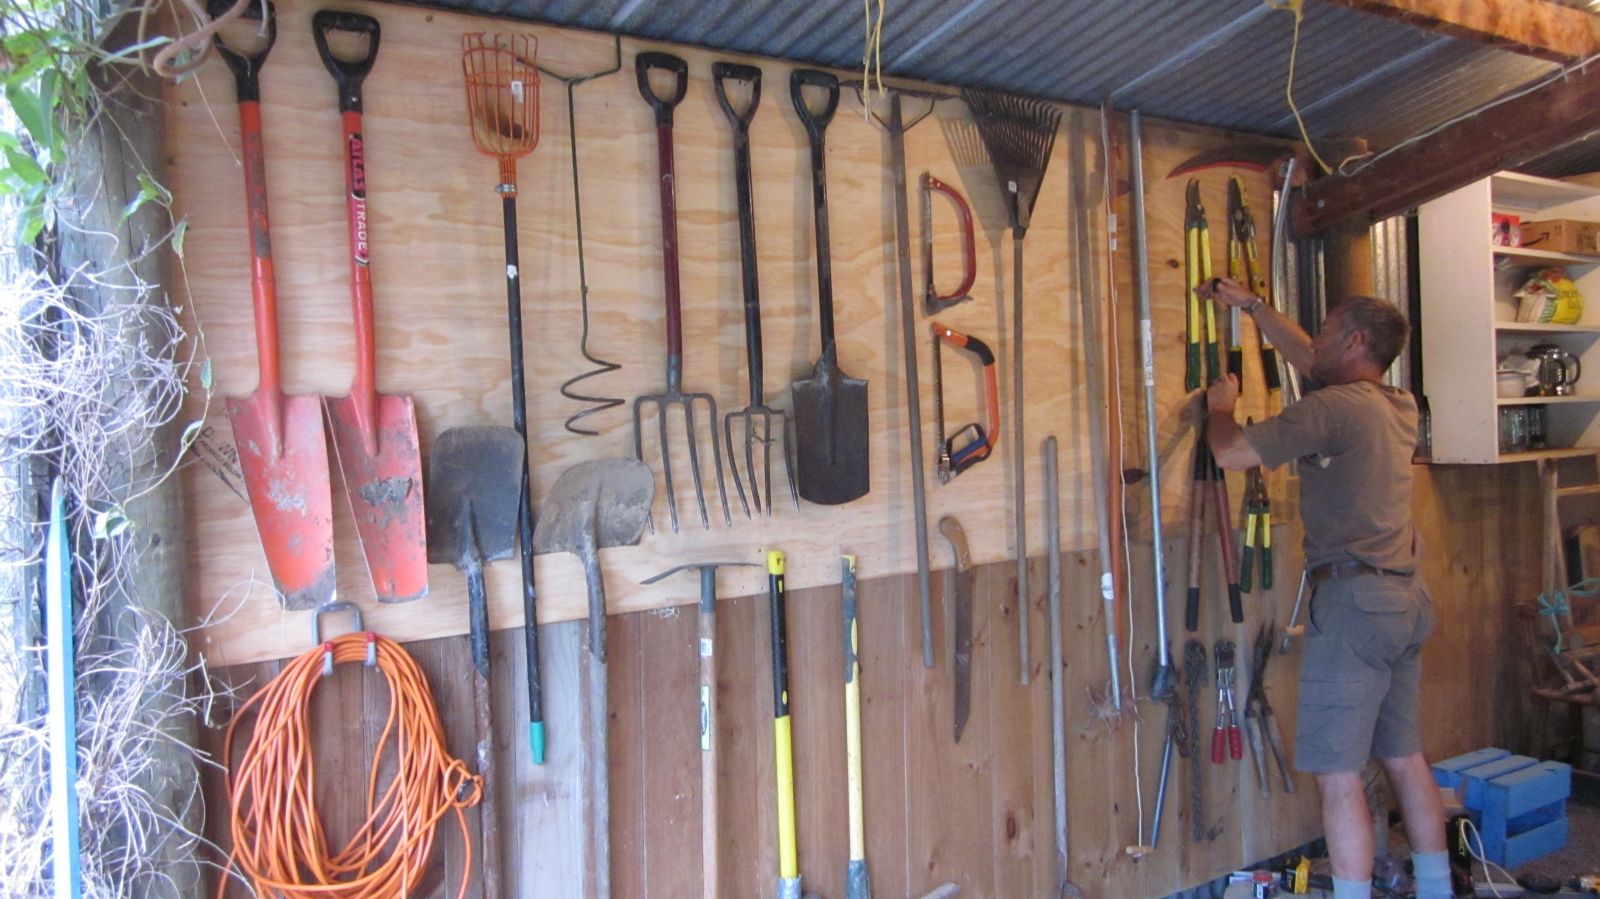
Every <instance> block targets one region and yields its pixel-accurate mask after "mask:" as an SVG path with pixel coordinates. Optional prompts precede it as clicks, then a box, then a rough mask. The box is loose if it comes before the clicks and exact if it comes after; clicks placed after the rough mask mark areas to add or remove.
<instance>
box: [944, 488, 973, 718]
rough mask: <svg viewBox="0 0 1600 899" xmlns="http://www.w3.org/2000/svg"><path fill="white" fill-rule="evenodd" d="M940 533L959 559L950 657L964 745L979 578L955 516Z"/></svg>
mask: <svg viewBox="0 0 1600 899" xmlns="http://www.w3.org/2000/svg"><path fill="white" fill-rule="evenodd" d="M939 533H941V534H943V535H944V538H945V539H946V540H949V541H950V552H951V554H953V555H954V556H955V557H956V570H955V578H956V592H955V616H954V620H955V644H956V645H955V651H954V652H952V653H951V654H950V668H951V672H952V673H953V674H954V676H955V694H956V708H955V724H956V730H955V735H956V742H957V743H960V742H961V732H962V731H964V730H966V728H967V713H968V712H969V711H970V709H971V705H972V588H973V584H974V583H975V582H976V581H977V578H978V575H977V572H975V571H973V570H972V554H971V553H970V552H968V551H967V533H966V531H963V530H962V529H961V522H959V521H956V519H955V516H954V515H946V516H944V517H943V518H941V519H939Z"/></svg>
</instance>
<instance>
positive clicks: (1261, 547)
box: [1239, 465, 1272, 593]
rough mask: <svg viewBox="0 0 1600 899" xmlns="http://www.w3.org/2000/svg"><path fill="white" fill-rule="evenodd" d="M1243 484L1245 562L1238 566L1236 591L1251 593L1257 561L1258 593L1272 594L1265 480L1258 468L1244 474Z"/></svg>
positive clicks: (1269, 512) (1269, 516) (1269, 508)
mask: <svg viewBox="0 0 1600 899" xmlns="http://www.w3.org/2000/svg"><path fill="white" fill-rule="evenodd" d="M1244 484H1245V486H1244V515H1245V519H1244V558H1243V560H1242V562H1241V563H1240V566H1239V567H1240V571H1239V589H1240V590H1243V591H1244V592H1246V593H1249V592H1251V588H1252V587H1253V586H1254V578H1253V577H1252V572H1253V571H1254V569H1255V568H1256V566H1257V562H1258V560H1259V564H1260V568H1261V589H1262V590H1263V591H1265V590H1271V589H1272V506H1271V504H1270V502H1269V500H1268V498H1267V480H1266V478H1265V477H1263V476H1262V474H1261V467H1260V466H1259V465H1258V466H1255V467H1253V468H1251V469H1249V470H1248V471H1247V472H1245V481H1244Z"/></svg>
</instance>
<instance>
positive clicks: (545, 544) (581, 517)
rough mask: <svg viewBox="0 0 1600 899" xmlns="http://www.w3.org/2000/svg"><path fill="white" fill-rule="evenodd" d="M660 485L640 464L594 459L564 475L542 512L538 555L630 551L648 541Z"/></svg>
mask: <svg viewBox="0 0 1600 899" xmlns="http://www.w3.org/2000/svg"><path fill="white" fill-rule="evenodd" d="M655 495H656V479H655V475H654V474H652V473H651V471H650V466H648V465H646V464H644V463H643V462H640V461H639V460H637V459H591V460H589V461H587V462H579V463H578V464H577V465H574V466H572V467H571V468H569V469H567V470H566V471H564V472H562V473H561V477H559V478H557V479H556V483H555V486H554V487H552V488H551V489H550V493H549V495H548V496H546V497H545V498H544V502H543V503H542V504H540V507H539V523H538V525H537V526H536V527H535V528H534V531H533V549H534V552H540V553H550V552H570V553H575V554H577V555H578V556H580V557H583V558H584V561H585V564H587V563H588V562H589V561H591V559H590V557H589V556H590V553H592V551H593V550H594V549H604V548H605V547H608V546H631V545H633V544H635V543H638V542H639V538H640V537H642V536H644V528H645V523H646V522H647V521H648V520H649V518H650V504H651V503H652V502H653V501H654V500H655Z"/></svg>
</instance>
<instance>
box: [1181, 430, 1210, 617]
mask: <svg viewBox="0 0 1600 899" xmlns="http://www.w3.org/2000/svg"><path fill="white" fill-rule="evenodd" d="M1209 460H1210V457H1209V454H1207V453H1206V449H1205V435H1204V434H1201V435H1199V436H1197V437H1196V438H1195V448H1194V465H1195V470H1194V480H1193V481H1191V482H1190V487H1189V594H1188V596H1187V597H1186V598H1185V600H1184V604H1183V629H1184V630H1186V631H1188V632H1189V633H1191V634H1192V633H1194V632H1195V631H1197V630H1199V629H1200V551H1201V545H1202V544H1203V543H1204V542H1205V534H1204V533H1203V529H1204V527H1205V515H1206V494H1207V493H1209V492H1210V490H1209V487H1210V485H1209V484H1208V483H1207V481H1206V476H1207V473H1208V471H1209V468H1210V466H1209V464H1208V463H1209Z"/></svg>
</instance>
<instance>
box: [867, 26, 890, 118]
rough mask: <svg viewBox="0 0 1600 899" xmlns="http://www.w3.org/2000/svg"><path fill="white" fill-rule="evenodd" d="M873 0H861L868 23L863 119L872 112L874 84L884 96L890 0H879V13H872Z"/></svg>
mask: <svg viewBox="0 0 1600 899" xmlns="http://www.w3.org/2000/svg"><path fill="white" fill-rule="evenodd" d="M872 4H873V0H861V11H862V15H863V16H864V19H865V23H866V29H867V34H866V40H865V42H864V43H865V48H864V49H863V50H862V54H861V90H862V94H863V101H862V104H861V106H862V110H861V112H862V120H863V121H865V120H866V117H867V116H868V115H870V114H871V109H872V102H871V101H872V91H873V86H874V85H876V86H877V91H878V96H880V97H881V96H883V95H884V93H885V91H884V89H883V18H884V16H885V15H887V13H888V11H887V9H886V7H887V5H888V0H877V4H878V15H877V17H876V18H874V17H873V15H872Z"/></svg>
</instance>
